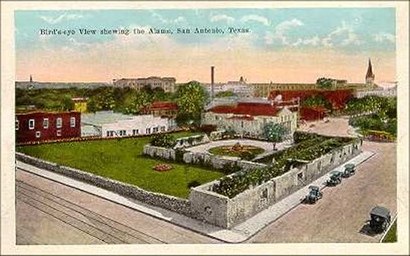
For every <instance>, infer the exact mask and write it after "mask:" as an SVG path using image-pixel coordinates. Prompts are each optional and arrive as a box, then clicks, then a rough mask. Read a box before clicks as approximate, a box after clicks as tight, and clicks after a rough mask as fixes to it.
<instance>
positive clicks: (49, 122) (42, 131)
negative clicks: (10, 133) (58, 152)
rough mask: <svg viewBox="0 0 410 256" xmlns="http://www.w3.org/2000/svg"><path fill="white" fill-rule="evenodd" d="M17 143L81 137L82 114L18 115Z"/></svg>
mask: <svg viewBox="0 0 410 256" xmlns="http://www.w3.org/2000/svg"><path fill="white" fill-rule="evenodd" d="M15 129H16V142H17V143H29V142H37V141H48V140H59V139H66V138H76V137H81V114H80V112H30V113H18V114H16V128H15Z"/></svg>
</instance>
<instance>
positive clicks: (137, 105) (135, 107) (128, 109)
mask: <svg viewBox="0 0 410 256" xmlns="http://www.w3.org/2000/svg"><path fill="white" fill-rule="evenodd" d="M151 103H152V95H150V94H149V93H148V92H146V91H139V92H136V91H134V92H133V93H130V94H128V95H127V96H126V97H125V99H124V102H123V109H122V112H123V113H124V114H133V115H135V114H141V113H142V112H143V111H144V109H145V108H146V107H148V106H149V105H150V104H151Z"/></svg>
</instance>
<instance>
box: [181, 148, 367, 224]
mask: <svg viewBox="0 0 410 256" xmlns="http://www.w3.org/2000/svg"><path fill="white" fill-rule="evenodd" d="M360 147H361V143H360V142H358V141H355V142H353V143H352V144H349V145H346V146H343V147H341V148H338V149H335V150H334V151H333V152H331V153H328V154H326V155H323V156H321V157H320V158H317V159H315V160H313V161H312V162H310V163H308V164H305V165H303V166H301V167H299V168H293V169H291V170H289V171H288V172H286V173H284V174H283V175H281V176H278V177H275V178H273V179H271V180H270V181H268V182H265V183H263V184H261V185H259V186H256V187H253V188H250V189H247V190H245V191H244V192H242V193H240V194H238V195H237V196H235V197H233V198H228V197H226V196H224V195H220V194H217V193H215V192H212V191H211V190H212V186H213V185H214V184H216V183H218V181H212V182H209V183H207V184H203V185H202V186H199V187H196V188H193V189H192V190H191V194H190V197H189V200H190V201H191V203H192V207H193V209H195V211H197V212H199V214H200V215H201V217H202V218H203V219H204V220H205V221H207V222H209V223H211V224H214V225H218V226H221V227H224V228H230V227H233V226H234V225H236V224H238V223H241V222H242V221H244V220H246V219H248V218H250V217H252V216H253V215H255V214H257V213H258V212H260V211H261V210H263V209H266V208H267V207H269V206H270V205H272V204H274V203H276V202H278V201H280V200H281V199H283V198H285V197H287V196H289V195H290V194H292V193H294V192H295V191H297V190H299V189H300V188H302V187H304V186H306V185H308V184H309V183H311V182H312V181H314V180H316V179H318V178H320V177H321V176H323V175H324V174H326V173H327V172H329V171H330V170H331V169H333V168H335V167H337V166H339V165H341V164H343V163H344V162H346V161H347V160H349V159H351V158H353V157H354V156H356V155H358V154H359V153H360V152H361V150H360ZM249 171H252V170H249ZM232 175H235V174H232ZM205 209H207V210H206V211H205Z"/></svg>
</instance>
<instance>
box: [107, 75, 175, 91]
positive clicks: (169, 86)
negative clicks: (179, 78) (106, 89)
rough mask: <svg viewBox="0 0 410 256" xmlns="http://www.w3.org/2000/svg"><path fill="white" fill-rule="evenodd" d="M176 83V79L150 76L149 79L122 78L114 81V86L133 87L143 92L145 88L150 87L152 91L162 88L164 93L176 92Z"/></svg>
mask: <svg viewBox="0 0 410 256" xmlns="http://www.w3.org/2000/svg"><path fill="white" fill-rule="evenodd" d="M175 82H176V79H175V78H174V77H157V76H150V77H147V78H121V79H118V80H117V79H114V80H113V85H114V86H116V87H121V88H124V87H131V88H134V89H137V90H141V89H142V88H144V86H149V87H150V88H151V89H155V88H161V89H163V90H164V92H171V93H173V92H175V90H176V88H175Z"/></svg>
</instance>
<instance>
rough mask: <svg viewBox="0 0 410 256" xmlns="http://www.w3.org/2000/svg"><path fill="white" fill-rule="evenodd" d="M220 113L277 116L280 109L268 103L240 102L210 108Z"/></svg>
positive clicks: (211, 110)
mask: <svg viewBox="0 0 410 256" xmlns="http://www.w3.org/2000/svg"><path fill="white" fill-rule="evenodd" d="M209 111H210V112H214V113H220V114H228V113H231V114H236V115H250V116H275V115H276V114H277V113H278V111H279V109H277V108H276V107H274V106H272V105H271V104H266V103H238V104H237V105H233V106H216V107H213V108H211V109H210V110H209Z"/></svg>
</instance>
